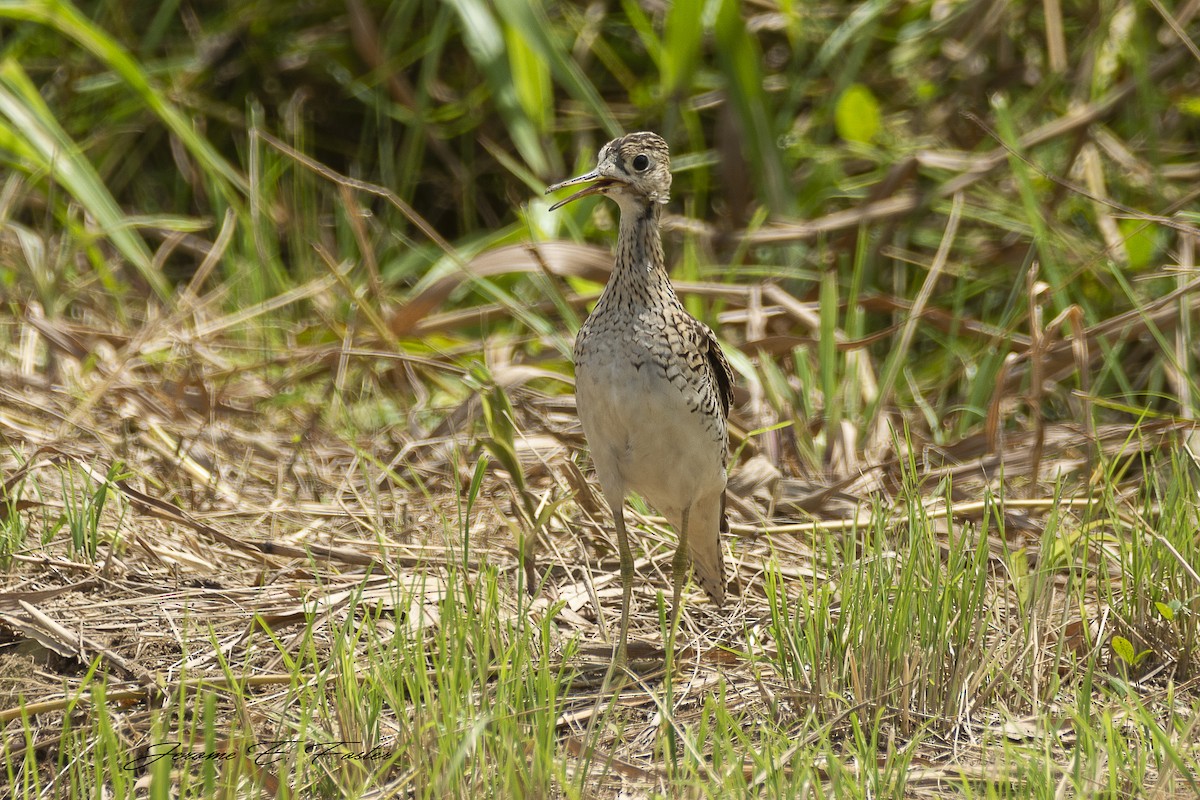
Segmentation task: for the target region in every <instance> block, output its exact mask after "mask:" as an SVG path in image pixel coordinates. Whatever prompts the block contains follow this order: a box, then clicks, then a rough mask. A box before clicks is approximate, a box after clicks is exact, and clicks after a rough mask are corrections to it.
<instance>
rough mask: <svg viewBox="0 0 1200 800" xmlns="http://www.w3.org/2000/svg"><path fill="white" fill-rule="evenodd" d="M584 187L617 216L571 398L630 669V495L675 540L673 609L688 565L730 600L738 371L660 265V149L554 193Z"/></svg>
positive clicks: (627, 155)
mask: <svg viewBox="0 0 1200 800" xmlns="http://www.w3.org/2000/svg"><path fill="white" fill-rule="evenodd" d="M578 183H588V184H589V185H588V186H587V187H586V188H584V189H582V190H581V191H579V192H576V193H575V194H573V195H571V196H570V197H568V198H566V199H565V200H562V201H559V202H558V203H555V204H554V205H553V206H552V207H551V208H558V207H559V206H562V205H564V204H566V203H569V202H571V201H572V200H575V199H577V198H579V197H584V196H587V195H590V194H603V195H605V196H607V197H609V198H611V199H613V200H614V201H616V203H617V205H618V206H620V209H621V226H620V233H619V236H618V239H617V250H616V259H615V262H614V265H613V273H612V277H611V278H609V281H608V285H607V286H606V287H605V289H604V293H603V294H602V295H601V297H600V301H599V302H598V303H597V304H596V308H595V309H594V310H593V311H592V313H591V315H590V316H589V317H588V318H587V321H586V322H584V324H583V327H582V328H580V330H579V335H578V337H577V338H576V340H575V395H576V401H577V404H578V407H579V418H580V421H581V422H582V423H583V431H584V434H585V435H586V436H587V440H588V444H589V446H590V447H591V451H592V461H593V462H594V463H595V465H596V474H597V476H598V477H599V478H600V486H601V488H602V489H603V490H604V495H605V498H606V499H607V500H608V503H609V506H610V507H611V508H612V513H613V520H614V522H615V526H616V530H617V544H618V547H619V549H620V554H621V579H622V588H623V590H624V596H623V603H622V606H621V632H620V641H619V642H618V644H617V654H616V661H617V663H619V664H623V663H624V662H625V660H626V652H627V651H626V640H627V637H628V627H629V604H630V595H631V591H632V583H633V555H632V552H631V551H630V549H629V542H628V537H627V534H626V532H625V518H624V502H625V494H626V493H627V492H629V491H635V492H637V493H639V494H641V495H642V496H643V497H645V498H646V500H647V501H649V503H650V504H651V505H652V506H654V507H655V508H656V509H657V510H658V511H659V512H660V513H661V514H662V515H663V516H665V517H666V518H667V519H668V520H670V521H671V524H672V525H673V526H674V527H675V530H676V531H678V533H679V547H678V549H677V550H676V553H675V558H674V560H673V562H672V565H673V568H674V576H673V577H674V607H675V609H678V608H679V595H680V590H681V589H682V587H683V583H684V582H685V581H686V579H687V567H688V562H689V560H690V561H691V563H692V564H693V565H694V567H695V574H696V578H697V581H698V582H699V583H700V585H701V587H703V589H704V590H705V592H707V593H708V596H709V597H710V598H711V599H712V601H713V602H714V603H716V604H717V605H721V604H722V603H724V600H725V568H724V559H723V558H722V551H721V542H720V532H721V531H723V530H728V529H727V527H726V525H725V466H726V459H727V449H726V444H727V439H728V431H727V427H726V419H727V417H728V416H729V406H730V404H731V403H732V399H733V371H732V370H731V369H730V367H729V362H728V361H727V360H726V359H725V355H724V353H722V352H721V347H720V345H718V344H717V341H716V338H715V337H714V336H713V332H712V331H711V330H709V328H708V326H706V325H704V324H703V323H702V322H699V321H698V320H696V319H695V318H693V317H692V316H691V315H690V314H688V313H687V311H686V310H685V309H684V307H683V305H682V304H681V303H680V302H679V298H678V297H677V296H676V295H675V290H674V289H673V288H672V287H671V281H670V278H669V277H668V276H667V270H666V265H665V262H664V258H663V250H662V239H661V236H660V233H659V216H660V212H661V209H662V206H663V204H665V203H666V202H667V199H668V197H669V195H670V189H671V161H670V153H669V151H668V149H667V144H666V142H664V141H663V140H662V138H661V137H660V136H658V135H657V134H654V133H647V132H643V133H631V134H629V135H627V136H623V137H621V138H620V139H614V140H613V141H611V142H609V143H608V144H606V145H605V146H604V148H603V149H602V150H601V151H600V158H599V163H598V165H597V167H596V169H595V170H594V171H592V172H589V173H587V174H586V175H581V176H579V177H578V178H572V179H571V180H568V181H564V182H562V183H559V184H557V185H555V186H552V187H550V188H549V189H548V190H547V191H548V192H549V191H554V190H556V189H559V188H562V187H564V186H570V185H574V184H578Z"/></svg>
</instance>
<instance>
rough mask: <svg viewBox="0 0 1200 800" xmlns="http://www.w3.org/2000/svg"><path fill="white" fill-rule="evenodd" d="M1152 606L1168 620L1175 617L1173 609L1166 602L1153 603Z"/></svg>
mask: <svg viewBox="0 0 1200 800" xmlns="http://www.w3.org/2000/svg"><path fill="white" fill-rule="evenodd" d="M1154 607H1155V608H1157V609H1158V613H1159V614H1162V616H1163V619H1165V620H1168V621H1170V620H1173V619H1175V609H1173V608H1171V607H1170V606H1169V605H1167V604H1166V603H1155V604H1154Z"/></svg>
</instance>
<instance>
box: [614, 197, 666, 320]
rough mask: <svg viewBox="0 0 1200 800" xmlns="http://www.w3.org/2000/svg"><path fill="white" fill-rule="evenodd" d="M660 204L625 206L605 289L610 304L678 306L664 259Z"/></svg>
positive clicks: (641, 203) (622, 209)
mask: <svg viewBox="0 0 1200 800" xmlns="http://www.w3.org/2000/svg"><path fill="white" fill-rule="evenodd" d="M661 209H662V206H661V205H660V204H659V203H643V202H636V203H633V202H631V203H624V204H622V207H621V227H620V233H619V235H618V237H617V253H616V259H615V262H614V264H613V274H612V277H611V278H610V279H609V281H608V286H607V287H606V288H605V292H604V293H605V295H609V296H611V301H616V300H617V299H621V300H624V301H627V302H630V303H632V304H635V305H659V304H662V303H664V302H666V303H675V304H678V302H679V300H678V298H676V296H675V290H674V289H672V288H671V279H670V277H669V276H668V275H667V267H666V261H665V259H664V258H663V249H662V235H661V233H660V232H659V221H660V217H661V216H662V211H661Z"/></svg>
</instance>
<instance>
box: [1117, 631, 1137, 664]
mask: <svg viewBox="0 0 1200 800" xmlns="http://www.w3.org/2000/svg"><path fill="white" fill-rule="evenodd" d="M1111 646H1112V649H1113V652H1114V653H1116V654H1117V657H1118V658H1120V659H1121V660H1122V661H1124V662H1125V663H1126V664H1129V665H1130V666H1132V665H1133V664H1134V663H1135V662H1136V660H1137V655H1136V654H1135V653H1134V651H1133V643H1132V642H1130V641H1129V640H1128V639H1126V638H1125V637H1124V636H1114V637H1113V638H1112V645H1111Z"/></svg>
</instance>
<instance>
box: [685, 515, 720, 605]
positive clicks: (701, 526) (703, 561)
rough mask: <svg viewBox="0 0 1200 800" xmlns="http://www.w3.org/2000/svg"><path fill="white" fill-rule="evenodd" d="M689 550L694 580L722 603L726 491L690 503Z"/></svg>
mask: <svg viewBox="0 0 1200 800" xmlns="http://www.w3.org/2000/svg"><path fill="white" fill-rule="evenodd" d="M688 517H689V519H688V549H689V551H690V555H691V557H692V569H693V571H694V572H695V576H696V582H697V583H699V584H700V587H701V588H702V589H704V591H705V592H706V593H707V594H708V597H709V599H711V600H712V601H713V603H715V604H716V605H718V606H722V605H724V604H725V556H724V550H723V549H722V547H721V532H722V531H728V530H729V526H728V524H727V523H726V521H725V492H724V491H722V492H721V493H720V494H718V495H714V496H713V497H712V498H705V499H704V500H702V501H700V502H698V503H696V504H695V505H693V506H692V510H691V513H690V514H689V515H688Z"/></svg>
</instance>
